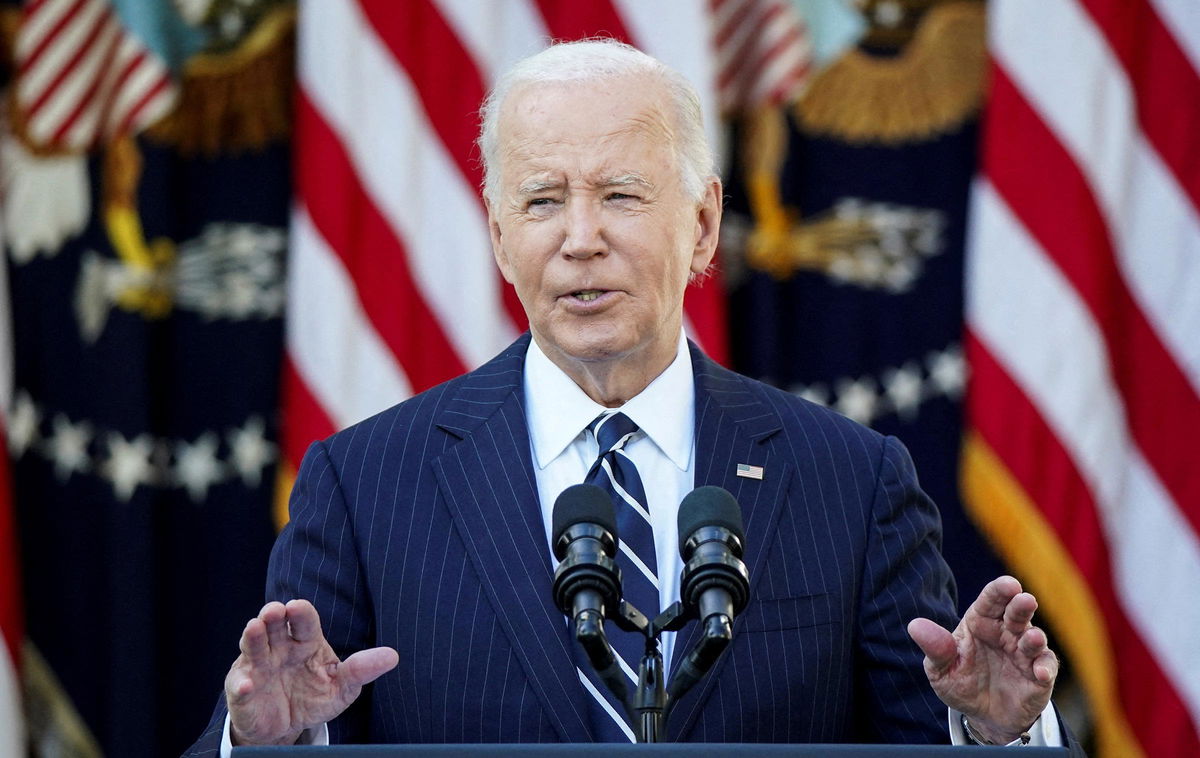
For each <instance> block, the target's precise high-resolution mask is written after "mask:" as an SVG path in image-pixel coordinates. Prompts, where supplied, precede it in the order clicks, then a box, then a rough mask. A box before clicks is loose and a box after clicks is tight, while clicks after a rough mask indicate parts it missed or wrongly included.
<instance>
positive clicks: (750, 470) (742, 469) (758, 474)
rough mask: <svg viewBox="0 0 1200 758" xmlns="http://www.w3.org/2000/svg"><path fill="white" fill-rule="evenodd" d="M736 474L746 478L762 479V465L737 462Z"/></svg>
mask: <svg viewBox="0 0 1200 758" xmlns="http://www.w3.org/2000/svg"><path fill="white" fill-rule="evenodd" d="M737 475H738V476H741V477H745V478H746V479H757V480H759V481H762V478H763V467H762V466H751V465H750V464H749V463H739V464H738V465H737Z"/></svg>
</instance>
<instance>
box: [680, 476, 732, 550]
mask: <svg viewBox="0 0 1200 758" xmlns="http://www.w3.org/2000/svg"><path fill="white" fill-rule="evenodd" d="M702 526H722V527H725V528H726V529H728V530H729V531H731V532H733V534H734V535H736V536H737V538H738V539H739V540H742V541H745V539H746V535H745V533H744V531H743V529H742V509H741V506H739V505H738V502H737V500H735V499H734V497H733V495H731V494H730V493H729V490H726V489H722V488H720V487H697V488H696V489H694V490H692V491H691V492H689V493H688V494H687V497H685V498H684V499H683V502H682V503H680V504H679V545H680V546H681V547H682V546H683V544H684V543H685V542H687V540H688V537H691V536H692V533H693V532H695V531H696V530H697V529H699V528H700V527H702Z"/></svg>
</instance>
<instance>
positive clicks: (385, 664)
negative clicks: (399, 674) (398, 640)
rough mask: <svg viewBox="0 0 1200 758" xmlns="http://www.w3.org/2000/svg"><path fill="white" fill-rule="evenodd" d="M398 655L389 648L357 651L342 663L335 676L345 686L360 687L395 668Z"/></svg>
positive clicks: (398, 660)
mask: <svg viewBox="0 0 1200 758" xmlns="http://www.w3.org/2000/svg"><path fill="white" fill-rule="evenodd" d="M399 662H400V655H399V654H398V653H397V652H396V651H395V650H393V649H392V648H390V647H373V648H370V649H368V650H359V651H358V652H357V653H355V654H354V655H352V656H350V657H349V658H347V659H346V660H344V661H342V663H341V665H339V666H338V667H337V674H338V677H339V678H340V679H342V680H343V681H344V682H345V684H347V685H350V686H356V687H360V686H362V685H364V684H366V683H368V682H373V681H375V679H377V678H378V677H380V676H382V675H383V674H386V673H387V672H389V671H391V670H392V669H394V668H396V664H398V663H399Z"/></svg>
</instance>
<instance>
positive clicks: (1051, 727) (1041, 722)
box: [948, 703, 1063, 747]
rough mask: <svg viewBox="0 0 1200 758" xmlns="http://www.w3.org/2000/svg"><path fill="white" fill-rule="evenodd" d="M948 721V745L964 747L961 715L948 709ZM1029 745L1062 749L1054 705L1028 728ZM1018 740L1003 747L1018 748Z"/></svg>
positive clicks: (1045, 710)
mask: <svg viewBox="0 0 1200 758" xmlns="http://www.w3.org/2000/svg"><path fill="white" fill-rule="evenodd" d="M948 710H949V714H948V718H949V720H950V744H952V745H966V744H968V743H967V736H966V735H965V734H963V729H962V713H960V712H958V711H956V710H954V709H953V708H950V709H948ZM1029 744H1030V745H1033V746H1034V747H1063V738H1062V731H1061V730H1060V729H1059V728H1058V711H1056V710H1054V703H1047V704H1046V707H1045V709H1043V710H1042V715H1040V716H1038V720H1037V721H1035V722H1033V726H1031V727H1029ZM1020 746H1021V741H1020V740H1013V741H1012V742H1010V743H1008V744H1007V745H1004V746H1003V747H1020Z"/></svg>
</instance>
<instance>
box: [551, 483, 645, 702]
mask: <svg viewBox="0 0 1200 758" xmlns="http://www.w3.org/2000/svg"><path fill="white" fill-rule="evenodd" d="M551 524H552V526H551V533H552V534H553V536H554V542H553V544H554V557H555V558H557V559H558V560H559V561H560V563H559V564H558V568H557V569H555V570H554V585H553V590H554V603H555V604H556V605H557V606H558V608H559V610H561V611H562V612H563V613H565V614H566V615H567V617H568V618H570V619H571V626H572V630H573V632H574V635H575V639H577V640H579V644H580V645H582V646H583V649H584V652H585V653H587V657H588V661H590V662H591V664H592V668H594V669H596V673H597V674H599V676H600V679H601V681H603V682H604V683H605V685H606V686H608V688H609V689H610V690H612V691H613V694H615V695H616V696H617V700H618V701H620V702H621V703H623V704H626V709H628V704H627V700H628V686H627V685H626V683H625V674H624V673H622V671H621V667H620V665H619V664H618V663H617V659H616V656H614V655H613V652H612V648H611V647H610V646H609V644H608V637H607V636H606V635H605V634H604V619H605V617H606V615H607V614H608V613H609V612H613V613H615V612H616V610H617V606H618V605H619V604H620V602H621V570H620V569H619V568H617V562H616V560H615V558H616V555H617V536H616V535H617V516H616V514H615V513H614V511H613V505H612V500H610V499H609V496H608V493H607V492H605V491H604V490H602V489H600V488H599V487H597V486H596V485H594V484H576V485H574V486H572V487H568V488H566V489H565V490H563V491H562V494H560V495H559V496H558V499H557V500H555V501H554V513H553V516H552V517H551Z"/></svg>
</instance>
